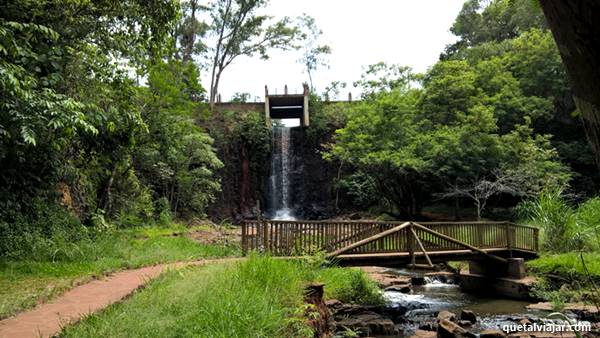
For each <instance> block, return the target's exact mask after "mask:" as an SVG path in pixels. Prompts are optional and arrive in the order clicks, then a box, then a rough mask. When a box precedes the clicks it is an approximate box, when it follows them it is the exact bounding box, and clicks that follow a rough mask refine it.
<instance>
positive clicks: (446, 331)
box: [437, 319, 477, 338]
mask: <svg viewBox="0 0 600 338" xmlns="http://www.w3.org/2000/svg"><path fill="white" fill-rule="evenodd" d="M437 336H438V337H439V338H475V337H477V336H476V335H475V334H473V333H471V332H469V331H467V330H465V329H463V328H462V327H460V326H459V325H458V324H456V323H453V322H451V321H450V320H448V319H442V320H440V322H439V324H438V329H437Z"/></svg>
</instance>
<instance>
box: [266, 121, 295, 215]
mask: <svg viewBox="0 0 600 338" xmlns="http://www.w3.org/2000/svg"><path fill="white" fill-rule="evenodd" d="M292 155H293V153H292V142H291V128H290V127H285V126H277V125H274V126H273V154H272V157H271V177H270V180H269V198H270V200H269V204H270V205H269V215H270V217H271V218H272V219H276V220H293V219H295V217H294V212H293V210H292V208H291V206H290V172H291V165H292V163H291V162H292Z"/></svg>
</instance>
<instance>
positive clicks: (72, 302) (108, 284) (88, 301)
mask: <svg viewBox="0 0 600 338" xmlns="http://www.w3.org/2000/svg"><path fill="white" fill-rule="evenodd" d="M241 259H243V258H237V257H235V258H221V259H205V260H199V261H193V262H181V263H171V264H160V265H155V266H149V267H144V268H139V269H134V270H126V271H121V272H117V273H115V274H112V275H110V276H108V277H106V278H103V279H99V280H94V281H92V282H89V283H87V284H83V285H80V286H77V287H75V288H73V289H71V290H70V291H67V292H65V293H64V294H63V295H62V296H60V297H58V298H56V299H54V300H53V301H51V302H48V303H45V304H40V305H38V306H37V307H36V308H34V309H32V310H29V311H25V312H22V313H20V314H17V315H16V316H14V317H10V318H7V319H4V320H2V321H0V338H21V337H50V336H52V335H55V334H57V333H59V332H60V330H61V328H62V327H64V326H65V325H67V324H71V323H74V322H77V321H78V320H80V319H82V318H83V317H85V316H87V315H88V314H90V313H93V312H96V311H99V310H102V309H103V308H105V307H107V306H109V305H110V304H113V303H116V302H118V301H120V300H122V299H123V298H125V297H127V296H129V295H131V294H132V293H133V292H135V290H137V289H138V288H140V287H142V286H144V285H145V284H146V283H147V282H148V281H150V280H152V279H154V278H156V277H158V276H159V275H160V274H161V273H162V272H164V271H166V270H168V269H177V268H181V267H185V266H197V265H204V264H214V263H223V262H233V261H237V260H241Z"/></svg>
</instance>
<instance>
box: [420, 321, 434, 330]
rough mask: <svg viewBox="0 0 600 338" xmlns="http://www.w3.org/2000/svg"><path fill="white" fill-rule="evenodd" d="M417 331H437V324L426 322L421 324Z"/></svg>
mask: <svg viewBox="0 0 600 338" xmlns="http://www.w3.org/2000/svg"><path fill="white" fill-rule="evenodd" d="M419 330H424V331H437V324H436V323H432V322H428V323H423V324H421V325H420V326H419Z"/></svg>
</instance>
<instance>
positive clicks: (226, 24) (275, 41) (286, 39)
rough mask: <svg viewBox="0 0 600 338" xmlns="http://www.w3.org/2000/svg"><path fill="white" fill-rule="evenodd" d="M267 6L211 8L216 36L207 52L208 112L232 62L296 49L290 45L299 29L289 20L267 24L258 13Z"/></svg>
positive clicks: (244, 2)
mask: <svg viewBox="0 0 600 338" xmlns="http://www.w3.org/2000/svg"><path fill="white" fill-rule="evenodd" d="M267 3H268V2H267V0H223V1H217V2H216V3H214V4H213V6H212V7H211V8H210V17H211V20H212V22H211V24H210V32H211V33H212V34H213V35H214V36H215V37H216V41H215V43H214V46H212V48H210V53H209V62H210V69H211V80H210V94H209V103H210V106H211V109H213V108H214V104H215V99H216V97H217V94H218V89H219V83H220V81H221V75H222V74H223V71H224V70H225V69H226V68H227V67H228V66H229V65H230V64H231V63H232V62H233V61H234V60H235V59H237V58H238V57H240V56H243V55H245V56H254V55H257V54H258V55H259V56H260V57H261V58H262V59H268V58H269V54H268V52H269V50H270V49H283V50H287V49H290V48H296V46H294V45H293V43H294V41H296V39H298V38H299V37H301V34H300V30H299V29H298V27H296V26H293V25H292V23H291V20H290V19H289V18H288V17H285V18H283V19H281V20H279V21H276V22H275V23H270V22H269V20H270V19H272V18H271V17H269V16H266V15H259V14H257V12H258V10H259V9H261V8H263V7H265V6H266V5H267Z"/></svg>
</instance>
